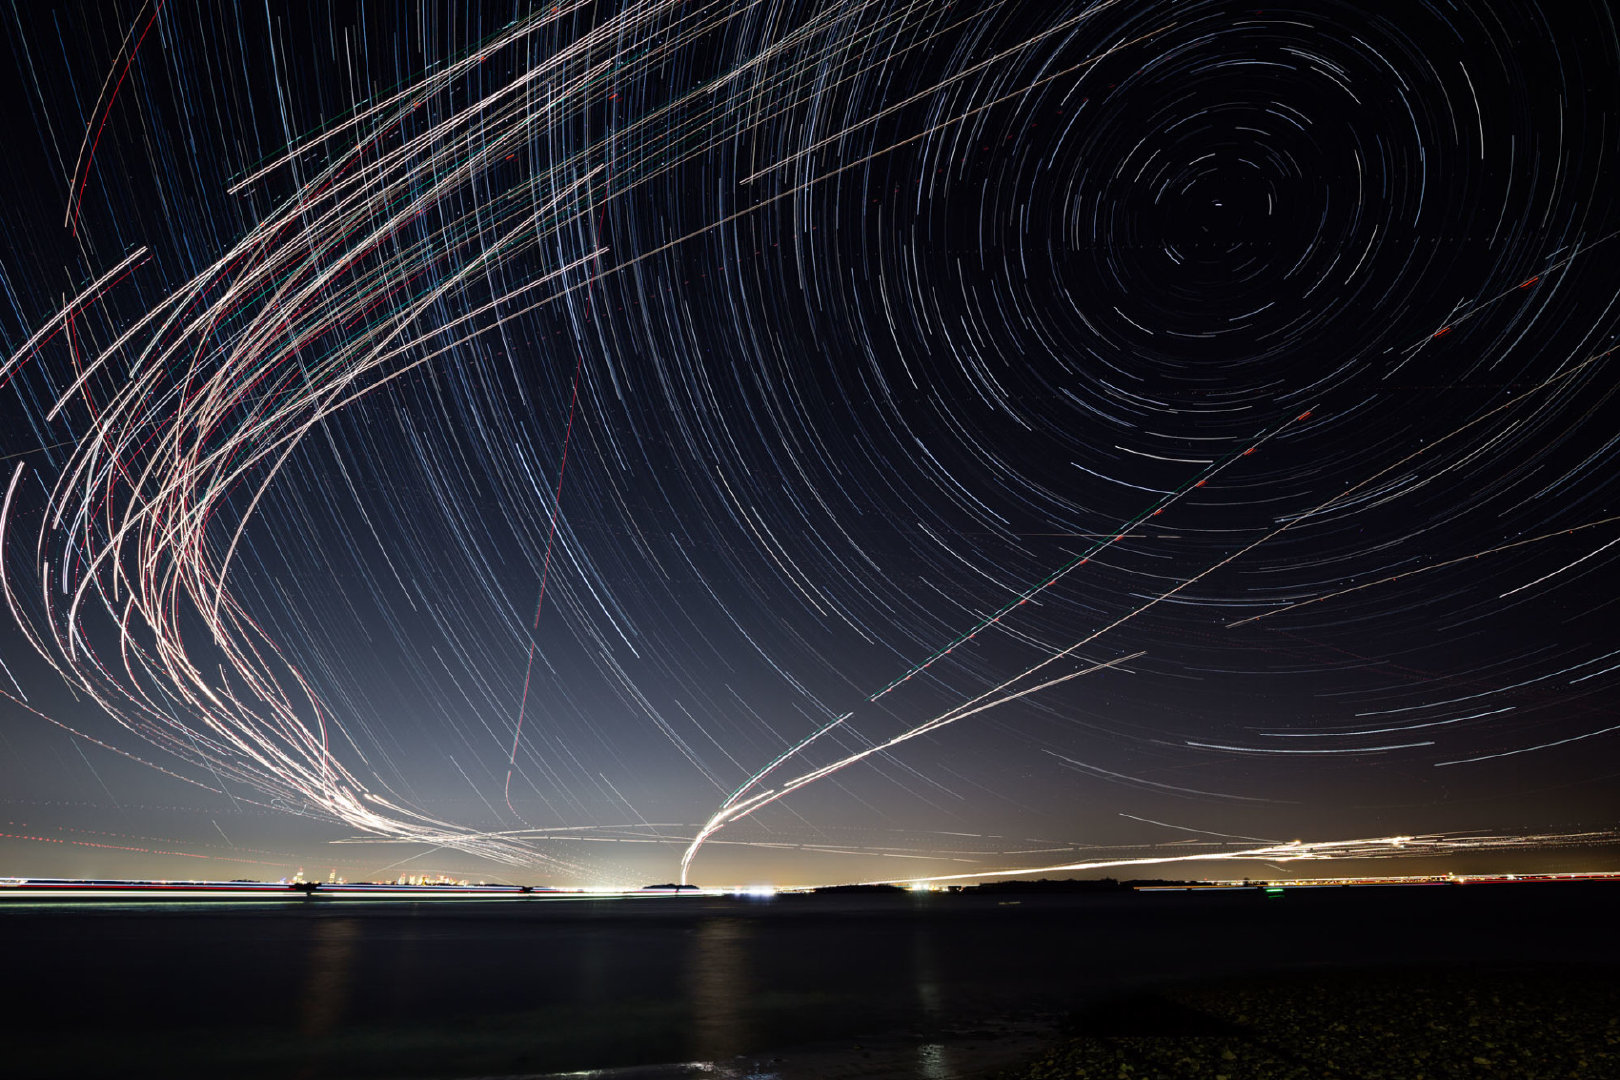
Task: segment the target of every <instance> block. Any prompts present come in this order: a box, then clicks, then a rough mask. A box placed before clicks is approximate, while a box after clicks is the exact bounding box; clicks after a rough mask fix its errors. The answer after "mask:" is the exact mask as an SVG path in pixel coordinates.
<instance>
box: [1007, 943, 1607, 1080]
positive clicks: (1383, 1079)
mask: <svg viewBox="0 0 1620 1080" xmlns="http://www.w3.org/2000/svg"><path fill="white" fill-rule="evenodd" d="M1612 975H1613V973H1612V972H1611V971H1607V970H1602V969H1590V968H1572V969H1559V970H1516V971H1500V970H1495V971H1493V970H1479V971H1445V972H1430V971H1424V970H1382V971H1335V972H1326V973H1315V974H1295V975H1289V976H1282V977H1267V978H1250V979H1243V980H1237V981H1232V982H1225V983H1219V984H1212V985H1205V986H1188V987H1182V988H1178V989H1173V990H1166V991H1163V992H1159V993H1153V994H1141V995H1133V996H1130V997H1126V998H1120V999H1115V1000H1113V1001H1108V1002H1102V1003H1098V1004H1097V1005H1094V1006H1092V1007H1090V1008H1088V1009H1085V1010H1082V1011H1080V1012H1079V1013H1077V1014H1076V1015H1075V1016H1074V1017H1073V1018H1072V1020H1071V1021H1070V1024H1069V1030H1068V1033H1067V1034H1066V1035H1065V1036H1064V1037H1062V1038H1061V1039H1059V1040H1058V1041H1056V1043H1055V1044H1054V1045H1053V1046H1052V1047H1051V1048H1049V1049H1048V1050H1046V1051H1045V1052H1043V1053H1041V1054H1039V1055H1038V1056H1036V1057H1034V1058H1033V1059H1032V1060H1031V1061H1029V1062H1028V1063H1025V1064H1022V1065H1020V1066H1018V1067H1015V1068H1009V1069H1005V1070H1000V1071H997V1072H995V1073H994V1074H992V1075H994V1076H995V1077H996V1078H997V1080H1060V1078H1062V1080H1068V1078H1074V1080H1093V1078H1096V1080H1127V1078H1128V1080H1155V1078H1160V1077H1163V1078H1166V1080H1170V1078H1175V1080H1180V1078H1208V1080H1221V1078H1225V1080H1334V1078H1344V1080H1449V1078H1453V1077H1458V1078H1461V1077H1468V1078H1482V1077H1512V1078H1515V1080H1543V1078H1546V1080H1551V1078H1560V1080H1562V1078H1566V1077H1567V1078H1577V1077H1578V1078H1592V1080H1596V1078H1600V1077H1620V989H1617V986H1616V983H1615V982H1614V980H1613V978H1612Z"/></svg>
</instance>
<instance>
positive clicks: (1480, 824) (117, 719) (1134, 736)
mask: <svg viewBox="0 0 1620 1080" xmlns="http://www.w3.org/2000/svg"><path fill="white" fill-rule="evenodd" d="M3 18H4V20H5V24H6V27H5V34H4V36H5V38H6V41H7V46H8V49H9V61H10V62H9V64H8V65H7V70H6V73H5V75H4V78H5V79H6V88H5V89H6V94H5V100H6V101H7V103H8V106H7V108H6V110H5V112H4V114H3V118H0V122H3V124H4V125H5V129H4V130H5V136H6V137H5V141H4V145H5V147H6V152H5V154H4V155H3V158H0V190H3V191H4V192H5V193H6V194H7V198H6V200H5V202H4V204H3V205H0V342H3V345H4V350H3V351H4V360H3V361H0V364H3V366H0V465H3V466H4V469H3V472H0V478H3V483H4V485H5V492H6V495H5V499H6V502H5V515H4V522H3V536H4V544H5V546H4V550H3V552H0V562H3V566H4V571H5V584H6V594H7V597H8V600H9V603H8V607H7V609H6V610H5V611H0V664H3V670H0V693H3V695H4V696H3V697H0V803H3V813H0V820H5V821H6V822H7V824H6V826H5V828H4V829H3V830H0V832H3V833H4V835H0V874H74V875H83V876H135V875H142V876H145V875H150V876H193V877H215V878H231V877H279V876H281V875H283V874H286V873H289V872H290V871H291V870H293V869H296V868H297V867H299V866H304V867H305V868H306V869H308V870H310V871H311V872H313V873H319V874H322V875H324V874H325V872H326V870H327V869H328V868H337V870H338V872H339V873H342V874H345V875H347V876H350V877H378V878H381V877H392V876H393V875H395V874H397V873H399V872H418V871H421V872H445V873H450V874H454V875H456V876H474V877H490V878H506V879H513V880H523V881H533V882H541V881H544V882H550V883H554V884H585V883H594V882H606V881H613V882H630V883H639V882H643V881H653V880H656V881H666V880H670V879H671V878H673V877H675V876H676V875H678V874H679V872H680V862H681V856H682V852H683V851H684V850H685V849H686V848H687V847H688V845H689V844H690V843H691V841H692V840H693V838H694V837H696V836H698V835H699V834H700V831H706V832H707V833H708V834H709V835H708V838H707V840H706V843H705V845H704V846H703V847H702V848H701V850H699V851H698V852H697V854H696V855H695V857H694V859H693V862H692V866H691V873H692V877H693V879H694V880H696V881H699V882H704V881H744V880H775V881H780V882H817V881H836V880H852V879H860V880H864V879H873V878H890V877H912V876H921V875H926V874H956V873H971V872H976V871H979V870H996V869H1007V868H1016V867H1024V866H1027V867H1041V866H1049V865H1055V864H1060V863H1064V862H1074V861H1079V860H1082V859H1092V858H1106V857H1109V856H1110V855H1116V854H1117V855H1129V854H1132V853H1137V852H1144V853H1147V854H1161V855H1162V854H1174V853H1177V852H1186V851H1190V850H1194V849H1193V848H1189V847H1187V846H1185V845H1187V844H1191V843H1208V844H1211V845H1221V844H1227V843H1231V844H1234V845H1242V846H1253V843H1254V841H1255V839H1256V838H1258V839H1260V840H1268V841H1269V840H1291V839H1308V840H1333V839H1343V838H1349V837H1372V836H1384V835H1391V834H1396V833H1430V832H1442V831H1448V832H1449V831H1467V830H1483V831H1489V832H1492V833H1505V834H1530V833H1543V832H1556V833H1576V832H1583V831H1588V830H1604V829H1608V828H1610V827H1612V826H1613V825H1614V823H1615V817H1616V813H1615V811H1616V800H1615V798H1614V795H1613V783H1614V778H1615V777H1616V776H1617V775H1620V709H1617V708H1616V704H1615V703H1616V701H1617V700H1620V637H1617V635H1616V634H1615V633H1614V631H1613V626H1614V625H1615V624H1616V622H1617V612H1616V609H1615V603H1616V596H1617V594H1620V499H1617V498H1616V495H1617V494H1620V469H1617V468H1616V441H1617V439H1620V401H1617V400H1616V396H1615V395H1616V390H1617V389H1620V377H1617V376H1616V370H1617V369H1616V359H1615V358H1614V357H1613V356H1611V353H1610V350H1613V349H1615V348H1616V347H1617V346H1620V298H1617V290H1616V285H1615V282H1616V280H1617V273H1616V271H1617V270H1620V193H1617V191H1616V189H1615V186H1614V184H1613V183H1612V182H1610V174H1611V173H1612V171H1613V165H1614V162H1613V158H1614V153H1615V133H1616V131H1617V130H1620V35H1617V31H1616V27H1615V24H1614V21H1613V17H1612V14H1611V12H1610V11H1609V10H1608V7H1607V5H1606V4H1603V3H1601V2H1598V0H1578V2H1571V3H1562V2H1560V3H1552V2H1546V3H1534V2H1528V0H1487V2H1483V3H1480V4H1475V5H1468V6H1467V7H1466V9H1465V10H1454V9H1453V7H1452V5H1446V4H1437V3H1416V4H1410V5H1402V6H1399V10H1396V9H1394V8H1391V9H1389V11H1387V12H1385V13H1383V14H1374V13H1373V12H1371V11H1370V10H1369V9H1368V8H1367V6H1366V5H1359V4H1351V3H1334V2H1318V0H1302V2H1298V3H1293V4H1288V5H1284V6H1281V7H1271V6H1266V7H1263V8H1254V7H1252V6H1247V5H1238V4H1230V3H1219V2H1203V0H1188V2H1181V3H1172V2H1150V0H1140V2H1137V0H1103V2H1100V3H1093V4H1089V5H1087V4H1074V5H1062V4H1058V5H1053V4H1049V3H1018V2H1006V3H978V2H971V3H945V2H938V3H930V2H914V3H900V2H891V0H870V2H862V0H846V2H842V3H821V4H794V3H784V2H777V0H759V2H756V3H719V2H717V3H684V4H683V3H674V2H670V3H637V4H618V5H615V4H605V3H604V4H596V3H581V2H572V3H570V2H559V3H551V2H547V3H544V4H530V3H515V4H514V3H511V2H508V3H498V4H497V3H490V4H456V5H440V4H426V5H418V4H406V3H379V4H369V3H363V4H357V5H353V6H352V7H351V6H348V5H331V6H329V5H324V4H307V5H306V4H292V5H289V4H280V3H272V4H269V5H255V4H244V5H234V4H215V3H193V2H190V0H163V2H157V0H146V2H122V0H121V2H117V3H75V4H48V3H39V4H28V5H23V6H20V7H17V8H14V9H12V10H9V11H8V12H6V13H5V15H4V16H3ZM706 824H707V826H708V829H707V830H705V826H706ZM333 840H356V841H364V842H356V843H353V844H333V843H331V841H333ZM1596 850H1597V849H1590V848H1559V849H1556V850H1554V851H1552V852H1550V853H1548V852H1544V853H1542V854H1540V855H1537V856H1534V857H1533V859H1534V860H1540V861H1542V863H1543V864H1544V865H1554V864H1558V863H1559V861H1560V860H1563V861H1564V862H1568V863H1569V864H1571V865H1575V864H1583V865H1584V864H1585V863H1587V862H1590V861H1591V860H1593V859H1596V858H1599V856H1598V855H1596V854H1594V852H1595V851H1596ZM1602 850H1603V852H1604V854H1603V855H1602V856H1601V858H1602V859H1606V860H1610V861H1612V854H1613V849H1612V848H1604V849H1602ZM1524 857H1525V858H1526V859H1532V857H1531V856H1529V855H1525V856H1524ZM1417 865H1418V864H1417V863H1415V862H1412V861H1407V862H1401V861H1395V862H1392V863H1390V864H1389V866H1388V870H1389V872H1391V873H1399V872H1405V871H1406V870H1408V869H1411V868H1414V867H1416V866H1417ZM1430 865H1440V864H1439V863H1434V864H1430V863H1425V864H1423V867H1422V868H1424V869H1427V868H1429V866H1430ZM1323 869H1324V867H1323V866H1321V865H1305V866H1301V867H1300V868H1298V870H1297V871H1296V872H1299V873H1318V872H1322V870H1323ZM1241 872H1242V871H1241V869H1240V870H1239V874H1240V876H1241Z"/></svg>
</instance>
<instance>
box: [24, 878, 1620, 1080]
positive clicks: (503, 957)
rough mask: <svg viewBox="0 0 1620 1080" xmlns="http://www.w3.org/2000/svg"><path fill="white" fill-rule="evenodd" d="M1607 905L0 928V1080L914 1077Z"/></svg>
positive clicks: (1600, 937) (1602, 901)
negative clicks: (1119, 1013) (1132, 998)
mask: <svg viewBox="0 0 1620 1080" xmlns="http://www.w3.org/2000/svg"><path fill="white" fill-rule="evenodd" d="M1003 899H1007V898H1003ZM1617 899H1620V891H1617V889H1616V887H1612V886H1604V885H1591V886H1588V885H1524V886H1482V887H1457V886H1447V887H1435V888H1405V889H1392V890H1366V889H1361V890H1331V891H1328V890H1314V891H1313V890H1297V891H1290V892H1289V893H1287V894H1286V895H1284V896H1283V897H1281V898H1268V897H1266V896H1265V895H1264V894H1261V893H1253V892H1243V893H1217V894H1186V893H1164V894H1126V895H1118V896H1116V895H1106V896H1077V897H1049V898H1033V897H1024V898H1021V900H1020V902H1019V903H1017V904H1009V903H998V901H997V899H996V898H993V897H963V896H921V897H915V898H913V897H909V896H893V897H890V896H878V897H858V898H830V897H778V898H776V899H774V900H743V899H726V900H719V899H707V898H697V897H670V898H660V899H654V900H649V899H638V900H629V901H623V900H621V901H568V902H556V901H550V902H519V903H498V904H484V903H480V904H469V905H461V904H450V903H442V902H441V903H430V904H399V905H369V906H356V905H351V904H344V903H334V902H330V901H328V902H321V901H319V900H310V901H303V902H298V901H294V902H291V903H286V904H282V903H276V904H272V905H268V906H251V907H247V906H233V907H223V906H207V907H197V906H152V907H135V906H119V907H93V908H86V907H76V908H71V909H69V908H62V907H55V908H51V907H37V908H27V909H19V908H10V909H7V908H0V947H3V948H4V953H3V955H4V957H5V963H6V969H5V979H4V980H3V986H4V989H3V990H0V995H3V1004H4V1009H3V1010H0V1043H3V1045H4V1046H5V1051H6V1055H7V1063H6V1070H5V1071H6V1072H7V1073H8V1074H10V1075H84V1074H89V1073H113V1072H126V1073H127V1071H128V1067H129V1066H131V1065H134V1064H139V1065H140V1066H142V1071H145V1070H146V1069H149V1068H151V1067H152V1066H154V1065H156V1064H158V1063H162V1064H163V1065H164V1067H166V1068H169V1069H172V1070H173V1072H174V1075H203V1074H211V1075H233V1076H253V1075H258V1076H267V1075H275V1076H279V1077H339V1076H456V1077H470V1076H518V1075H529V1076H534V1075H546V1074H553V1073H559V1072H565V1071H569V1070H603V1069H605V1070H614V1072H613V1075H614V1076H616V1077H619V1078H625V1077H640V1076H645V1077H677V1076H689V1077H696V1076H712V1077H744V1076H749V1075H753V1076H758V1077H762V1078H763V1077H781V1078H783V1080H791V1078H795V1077H800V1076H811V1075H818V1076H834V1075H841V1076H852V1077H853V1076H894V1077H919V1078H928V1080H942V1078H945V1077H952V1076H961V1075H965V1074H967V1073H970V1072H971V1071H972V1070H973V1068H974V1067H976V1065H978V1064H982V1063H984V1062H985V1061H990V1060H992V1059H995V1058H996V1055H997V1054H1000V1055H1001V1057H1002V1058H1005V1057H1006V1056H1009V1055H1013V1054H1016V1053H1018V1052H1019V1051H1020V1050H1022V1049H1025V1048H1027V1046H1028V1045H1029V1038H1030V1037H1032V1036H1040V1035H1041V1034H1042V1033H1043V1032H1045V1031H1047V1030H1049V1029H1050V1027H1051V1025H1052V1024H1054V1023H1056V1022H1057V1020H1058V1019H1060V1018H1061V1016H1062V1015H1063V1014H1065V1013H1066V1012H1068V1011H1069V1010H1072V1009H1073V1008H1075V1007H1077V1006H1081V1005H1084V1004H1086V1003H1088V1002H1092V1001H1096V1000H1099V999H1104V998H1109V997H1115V996H1119V995H1122V994H1125V993H1128V992H1132V991H1134V990H1138V989H1141V988H1145V987H1152V986H1160V985H1165V984H1169V983H1174V982H1178V981H1184V980H1203V979H1209V978H1217V977H1226V976H1232V975H1239V974H1244V973H1250V972H1257V971H1275V970H1286V969H1299V968H1312V969H1320V968H1346V969H1348V968H1351V967H1355V966H1363V965H1422V966H1426V967H1447V968H1459V967H1462V968H1466V967H1468V966H1471V965H1485V966H1493V967H1500V966H1525V965H1547V964H1608V965H1615V964H1616V963H1617V962H1620V944H1617V942H1620V936H1617V935H1614V934H1612V933H1611V932H1610V929H1609V925H1608V922H1607V917H1608V915H1609V913H1610V911H1611V910H1612V908H1613V906H1614V902H1615V900H1617ZM1020 1039H1022V1041H1020ZM987 1055H988V1056H987Z"/></svg>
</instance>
